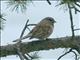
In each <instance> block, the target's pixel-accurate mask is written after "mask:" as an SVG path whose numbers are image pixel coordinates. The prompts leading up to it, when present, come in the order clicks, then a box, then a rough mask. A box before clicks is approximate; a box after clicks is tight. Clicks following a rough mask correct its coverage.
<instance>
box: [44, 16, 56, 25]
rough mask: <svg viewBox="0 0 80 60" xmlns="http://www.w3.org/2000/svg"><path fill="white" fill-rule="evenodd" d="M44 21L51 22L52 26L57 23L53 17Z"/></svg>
mask: <svg viewBox="0 0 80 60" xmlns="http://www.w3.org/2000/svg"><path fill="white" fill-rule="evenodd" d="M44 20H47V21H49V22H51V23H52V24H54V23H56V21H55V20H54V18H52V17H46V18H44Z"/></svg>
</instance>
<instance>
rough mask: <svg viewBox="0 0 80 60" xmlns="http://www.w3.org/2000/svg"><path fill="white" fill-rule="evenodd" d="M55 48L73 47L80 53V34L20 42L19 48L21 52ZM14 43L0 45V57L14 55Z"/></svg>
mask: <svg viewBox="0 0 80 60" xmlns="http://www.w3.org/2000/svg"><path fill="white" fill-rule="evenodd" d="M57 48H72V49H75V50H76V51H77V52H78V53H79V54H80V36H76V37H74V40H73V41H72V37H71V36H68V37H60V38H51V39H47V40H38V41H32V42H24V43H21V46H20V50H21V52H22V53H29V52H33V51H40V50H49V49H57ZM16 54H17V50H16V44H9V45H5V46H0V57H4V56H8V55H16Z"/></svg>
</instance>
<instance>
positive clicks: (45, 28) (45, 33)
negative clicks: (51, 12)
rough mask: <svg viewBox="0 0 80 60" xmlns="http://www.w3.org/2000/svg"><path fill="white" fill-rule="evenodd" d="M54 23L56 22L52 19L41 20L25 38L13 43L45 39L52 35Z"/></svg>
mask: <svg viewBox="0 0 80 60" xmlns="http://www.w3.org/2000/svg"><path fill="white" fill-rule="evenodd" d="M55 22H56V21H55V20H54V19H53V18H52V17H46V18H44V19H42V20H41V21H40V22H39V23H38V24H37V25H36V26H35V27H34V28H33V29H32V30H31V31H30V32H29V33H28V34H27V35H26V36H24V37H22V38H19V39H16V40H14V41H13V42H16V41H21V40H23V39H26V38H30V39H32V38H37V39H46V38H47V37H49V36H50V35H51V34H52V32H53V28H54V23H55Z"/></svg>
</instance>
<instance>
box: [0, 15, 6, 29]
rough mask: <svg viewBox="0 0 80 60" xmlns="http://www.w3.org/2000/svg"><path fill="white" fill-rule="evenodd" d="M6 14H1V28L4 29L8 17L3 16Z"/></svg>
mask: <svg viewBox="0 0 80 60" xmlns="http://www.w3.org/2000/svg"><path fill="white" fill-rule="evenodd" d="M3 17H4V15H3V14H0V30H2V29H3V27H4V24H5V21H6V19H4V18H3Z"/></svg>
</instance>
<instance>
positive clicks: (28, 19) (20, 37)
mask: <svg viewBox="0 0 80 60" xmlns="http://www.w3.org/2000/svg"><path fill="white" fill-rule="evenodd" d="M28 22H29V19H28V20H27V21H26V24H25V27H24V28H23V30H22V32H21V35H20V38H21V37H22V36H23V34H24V32H25V30H26V28H27V25H28Z"/></svg>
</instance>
